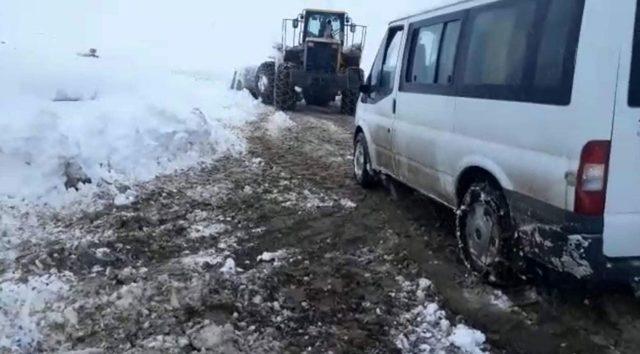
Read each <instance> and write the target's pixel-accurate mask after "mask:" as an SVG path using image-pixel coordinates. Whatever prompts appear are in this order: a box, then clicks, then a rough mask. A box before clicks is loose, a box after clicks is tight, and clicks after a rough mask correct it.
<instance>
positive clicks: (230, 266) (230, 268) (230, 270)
mask: <svg viewBox="0 0 640 354" xmlns="http://www.w3.org/2000/svg"><path fill="white" fill-rule="evenodd" d="M220 271H221V272H222V273H224V274H226V275H233V274H236V262H235V261H234V260H233V258H228V259H227V260H226V261H225V262H224V265H223V266H222V268H220Z"/></svg>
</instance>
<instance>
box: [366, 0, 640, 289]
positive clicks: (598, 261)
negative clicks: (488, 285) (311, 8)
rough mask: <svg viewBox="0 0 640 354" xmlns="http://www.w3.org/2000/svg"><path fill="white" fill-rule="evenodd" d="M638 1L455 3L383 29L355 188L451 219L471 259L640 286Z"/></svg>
mask: <svg viewBox="0 0 640 354" xmlns="http://www.w3.org/2000/svg"><path fill="white" fill-rule="evenodd" d="M639 3H640V1H639V0H616V1H607V0H500V1H496V0H462V1H461V0H458V1H454V0H451V1H450V3H449V4H448V5H443V6H441V7H436V8H433V9H430V10H428V11H426V12H423V13H419V14H416V15H414V16H410V17H407V18H402V19H399V20H396V21H393V22H391V23H390V25H389V28H388V31H387V34H386V36H385V38H384V41H383V43H382V46H381V47H380V49H379V51H378V54H377V57H376V59H375V62H374V64H373V66H372V70H371V73H370V75H369V77H368V79H367V82H366V84H365V85H363V86H362V90H361V91H362V93H363V94H362V96H361V102H360V104H359V105H358V110H357V115H356V131H355V135H354V144H355V149H354V170H355V175H356V179H357V181H358V182H359V183H360V184H361V185H363V186H364V187H370V186H372V185H373V184H374V183H375V182H376V179H377V177H378V176H380V175H382V176H389V177H392V178H393V179H395V180H399V181H401V182H403V183H404V184H406V185H409V186H410V187H412V188H414V189H417V190H418V191H420V192H422V193H424V194H426V195H428V196H429V197H431V198H433V199H436V200H438V201H440V202H442V203H444V204H445V205H447V206H449V207H451V208H452V209H453V210H455V211H456V213H457V234H458V239H459V241H460V245H461V250H462V254H463V256H464V257H463V258H464V259H465V261H466V262H467V263H468V265H469V266H471V267H472V268H473V269H474V270H475V271H477V272H480V273H482V274H485V275H494V276H495V275H496V274H497V273H498V272H500V270H502V269H504V268H505V266H513V265H515V264H521V263H522V262H521V261H522V259H523V258H526V259H527V260H534V261H537V262H540V263H543V264H545V265H547V266H550V267H552V268H555V269H557V270H559V271H562V272H568V273H571V274H573V275H575V276H576V277H578V278H581V279H587V278H588V279H593V278H596V277H597V278H601V277H605V278H608V279H618V280H625V281H626V280H631V281H638V280H640V278H638V277H640V15H639V13H640V12H639V11H638V7H639Z"/></svg>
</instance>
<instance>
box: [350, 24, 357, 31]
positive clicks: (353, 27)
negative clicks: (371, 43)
mask: <svg viewBox="0 0 640 354" xmlns="http://www.w3.org/2000/svg"><path fill="white" fill-rule="evenodd" d="M349 27H350V29H351V33H356V30H357V29H358V27H357V26H356V25H355V24H351V26H349Z"/></svg>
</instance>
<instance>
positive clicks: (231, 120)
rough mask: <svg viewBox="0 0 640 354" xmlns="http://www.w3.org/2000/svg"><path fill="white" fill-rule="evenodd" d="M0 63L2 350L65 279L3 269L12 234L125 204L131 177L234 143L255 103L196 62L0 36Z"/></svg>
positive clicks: (42, 233)
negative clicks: (57, 216) (59, 49)
mask: <svg viewBox="0 0 640 354" xmlns="http://www.w3.org/2000/svg"><path fill="white" fill-rule="evenodd" d="M98 54H100V53H98ZM0 72H1V73H2V75H1V76H2V82H0V114H1V116H0V351H2V350H3V349H7V348H14V349H15V348H30V347H31V345H33V343H35V342H36V341H37V340H38V339H39V334H38V332H39V327H40V325H41V324H42V323H45V322H46V323H50V322H51V321H54V322H55V321H58V320H60V319H58V320H56V319H52V318H49V317H50V312H51V309H50V304H51V303H54V301H55V300H56V298H58V297H59V296H61V295H62V294H64V292H65V291H67V290H68V289H69V287H70V286H73V283H74V279H73V276H72V275H70V274H66V273H63V272H60V273H58V272H57V271H53V272H51V273H48V274H46V275H43V276H25V275H24V274H21V273H19V272H17V271H16V270H15V269H14V259H15V257H16V256H17V255H18V254H19V252H17V250H18V249H19V247H21V245H23V244H25V243H29V244H34V243H38V242H46V241H47V240H52V239H68V238H69V239H72V238H74V237H77V236H76V235H69V234H66V233H64V232H58V231H57V230H56V227H55V226H53V224H51V223H50V220H49V218H48V217H47V216H46V215H50V214H52V213H58V212H65V213H73V212H75V211H80V210H87V209H92V208H96V207H99V206H100V205H102V204H104V203H107V204H108V203H112V202H113V203H115V204H126V203H130V202H131V201H132V200H133V199H135V192H134V191H135V184H136V183H139V182H144V181H148V180H151V179H153V178H154V177H156V176H158V175H161V174H165V173H171V172H174V171H176V170H180V169H183V168H188V167H191V166H194V165H196V164H198V163H201V162H203V163H210V162H211V161H213V160H214V159H216V158H219V157H221V156H224V155H226V154H238V153H241V152H242V151H243V150H244V144H245V143H244V140H243V138H242V135H241V133H240V128H241V127H242V126H243V124H245V123H247V122H248V121H251V120H253V119H255V118H256V117H257V115H258V114H259V113H260V110H261V109H262V108H261V107H262V106H261V105H260V104H258V103H257V102H255V101H254V100H252V99H251V98H250V96H249V95H248V94H245V93H238V92H233V91H229V90H227V87H226V86H227V83H226V82H224V81H216V78H208V77H207V76H206V75H203V74H202V73H200V74H198V75H195V74H193V75H192V74H189V73H185V72H175V71H170V70H166V69H156V68H147V67H144V68H143V67H135V66H133V65H131V64H129V63H128V62H124V61H121V60H115V59H110V58H106V57H102V58H91V57H83V56H79V55H76V54H75V53H63V54H59V53H56V54H52V53H47V54H46V55H45V54H42V53H36V52H34V51H33V50H25V49H20V48H16V47H14V46H13V45H11V44H10V43H5V42H0ZM220 79H225V78H220ZM33 267H35V269H37V268H38V267H40V265H39V264H37V263H36V264H34V265H33ZM68 315H69V316H71V317H73V313H69V314H68ZM65 316H67V315H66V314H65Z"/></svg>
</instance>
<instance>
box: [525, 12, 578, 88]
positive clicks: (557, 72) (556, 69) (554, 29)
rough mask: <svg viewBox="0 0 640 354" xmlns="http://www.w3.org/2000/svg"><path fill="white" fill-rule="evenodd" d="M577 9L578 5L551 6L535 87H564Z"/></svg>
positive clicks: (539, 52) (543, 33) (546, 21)
mask: <svg viewBox="0 0 640 354" xmlns="http://www.w3.org/2000/svg"><path fill="white" fill-rule="evenodd" d="M578 6H579V4H578V2H577V1H566V0H565V1H558V0H555V1H552V2H551V4H550V8H549V11H548V15H547V16H546V18H545V20H544V25H543V26H542V38H541V42H540V48H539V49H538V58H537V59H538V61H537V63H536V70H535V73H536V74H535V77H534V81H533V85H534V86H535V87H537V88H540V89H546V88H554V87H558V86H560V85H562V82H563V80H564V77H565V75H566V74H567V73H566V69H565V65H564V62H565V60H566V59H567V57H569V56H570V51H571V49H572V48H570V47H569V46H567V43H568V42H569V41H570V40H571V37H570V36H571V28H572V25H573V19H572V17H573V14H575V13H576V11H577V8H578ZM573 50H575V47H574V48H573Z"/></svg>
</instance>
